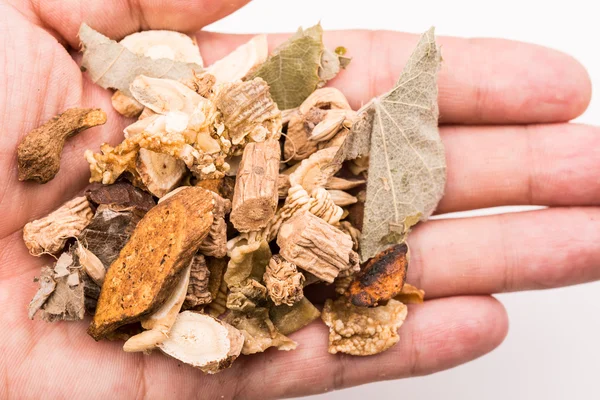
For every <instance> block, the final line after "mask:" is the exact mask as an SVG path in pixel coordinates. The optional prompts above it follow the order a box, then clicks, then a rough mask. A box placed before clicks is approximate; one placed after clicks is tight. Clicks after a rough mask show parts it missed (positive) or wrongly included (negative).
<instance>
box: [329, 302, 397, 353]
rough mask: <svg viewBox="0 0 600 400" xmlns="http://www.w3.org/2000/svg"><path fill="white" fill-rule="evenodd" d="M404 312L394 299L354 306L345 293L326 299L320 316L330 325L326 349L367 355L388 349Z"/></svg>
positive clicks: (393, 341) (395, 340)
mask: <svg viewBox="0 0 600 400" xmlns="http://www.w3.org/2000/svg"><path fill="white" fill-rule="evenodd" d="M407 313H408V308H407V307H406V306H405V305H404V304H402V303H400V302H399V301H396V300H393V299H392V300H390V301H388V303H387V304H386V305H381V306H378V307H373V308H366V307H356V306H353V305H352V304H350V303H348V302H347V300H346V299H345V298H344V297H340V298H338V299H337V300H335V301H334V300H331V299H329V300H327V301H326V302H325V307H324V308H323V313H322V314H321V318H322V319H323V322H325V324H326V325H327V326H328V327H329V353H331V354H336V353H345V354H350V355H354V356H369V355H373V354H378V353H381V352H383V351H385V350H387V349H389V348H390V347H392V346H393V345H394V344H396V343H397V342H398V340H399V337H398V328H400V326H401V325H402V324H403V323H404V320H405V319H406V316H407Z"/></svg>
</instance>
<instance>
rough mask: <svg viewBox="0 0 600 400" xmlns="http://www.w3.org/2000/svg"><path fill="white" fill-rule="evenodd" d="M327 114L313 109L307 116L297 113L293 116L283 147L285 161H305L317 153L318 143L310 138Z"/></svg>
mask: <svg viewBox="0 0 600 400" xmlns="http://www.w3.org/2000/svg"><path fill="white" fill-rule="evenodd" d="M326 113H327V111H325V110H321V109H319V108H311V109H310V110H309V111H308V113H307V114H300V113H299V112H295V113H294V114H292V115H291V117H290V122H289V124H288V129H287V133H286V137H285V143H284V145H283V158H284V159H285V160H296V161H300V160H304V159H305V158H307V157H309V156H310V155H311V154H313V153H314V152H316V151H317V142H315V141H312V140H309V138H310V136H311V134H312V131H313V129H314V128H315V126H317V124H318V123H319V122H321V121H322V120H323V118H324V117H325V114H326Z"/></svg>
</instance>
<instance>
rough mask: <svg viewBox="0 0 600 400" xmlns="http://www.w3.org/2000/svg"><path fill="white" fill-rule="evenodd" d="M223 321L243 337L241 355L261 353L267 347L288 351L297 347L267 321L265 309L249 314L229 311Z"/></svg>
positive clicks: (267, 316) (267, 313)
mask: <svg viewBox="0 0 600 400" xmlns="http://www.w3.org/2000/svg"><path fill="white" fill-rule="evenodd" d="M224 321H225V322H227V323H229V324H231V325H232V326H234V327H235V328H237V329H239V330H240V332H242V334H243V335H244V337H245V340H244V347H243V348H242V354H245V355H249V354H255V353H262V352H263V351H265V350H267V349H268V348H269V347H277V349H278V350H285V351H288V350H294V349H295V348H296V347H297V346H298V344H297V343H296V342H294V341H293V340H292V339H290V338H288V337H286V336H285V335H283V334H282V333H281V332H279V331H278V330H277V328H276V327H275V325H273V322H272V321H271V320H270V319H269V311H268V310H267V309H266V308H260V309H256V310H254V311H253V312H252V313H249V314H245V313H241V312H238V311H231V312H230V313H229V314H227V316H226V317H225V319H224Z"/></svg>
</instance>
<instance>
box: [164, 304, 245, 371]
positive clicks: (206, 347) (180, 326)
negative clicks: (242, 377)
mask: <svg viewBox="0 0 600 400" xmlns="http://www.w3.org/2000/svg"><path fill="white" fill-rule="evenodd" d="M243 344H244V336H243V335H242V334H241V333H240V331H238V330H237V329H235V328H234V327H232V326H231V325H229V324H228V323H226V322H223V321H220V320H218V319H215V318H213V317H211V316H209V315H206V314H198V313H194V312H192V311H184V312H182V313H181V314H179V315H178V316H177V319H176V320H175V324H174V325H173V327H172V328H171V331H170V333H169V338H168V339H166V340H165V341H164V342H162V343H161V344H160V345H159V348H160V349H161V350H162V351H163V352H164V353H165V354H167V355H169V356H171V357H173V358H175V359H177V360H179V361H181V362H184V363H186V364H188V365H191V366H192V367H196V368H199V369H200V370H202V371H203V372H206V373H208V374H215V373H217V372H219V371H221V370H223V369H225V368H229V367H230V366H231V364H232V363H233V362H234V361H235V359H236V358H237V357H238V356H239V355H240V352H241V351H242V346H243Z"/></svg>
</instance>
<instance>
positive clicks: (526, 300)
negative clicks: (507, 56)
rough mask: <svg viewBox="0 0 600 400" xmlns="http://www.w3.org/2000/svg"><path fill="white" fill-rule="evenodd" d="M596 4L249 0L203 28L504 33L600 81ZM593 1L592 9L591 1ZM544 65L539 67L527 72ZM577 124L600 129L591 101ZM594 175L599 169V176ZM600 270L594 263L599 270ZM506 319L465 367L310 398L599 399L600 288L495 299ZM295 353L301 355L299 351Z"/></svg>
mask: <svg viewBox="0 0 600 400" xmlns="http://www.w3.org/2000/svg"><path fill="white" fill-rule="evenodd" d="M596 3H597V0H568V1H552V0H545V1H540V0H501V1H490V0H488V1H486V0H472V1H471V0H453V1H448V0H429V1H419V0H416V1H414V0H413V1H397V0H387V1H386V0H365V1H349V0H345V1H344V0H298V1H296V0H285V1H284V0H255V1H253V2H252V3H250V4H249V5H248V6H246V7H245V8H243V9H242V10H240V11H239V12H237V13H235V14H233V15H232V16H230V17H228V18H226V19H224V20H222V21H219V22H217V23H215V24H213V25H211V26H210V27H208V28H207V29H209V30H215V31H222V32H237V33H251V32H252V33H253V32H257V31H265V32H285V31H290V30H295V28H296V27H297V26H300V25H303V26H305V27H306V26H310V25H313V24H314V23H316V22H318V21H319V20H321V22H322V25H323V27H324V28H325V29H352V28H363V29H390V30H400V31H408V32H413V33H421V32H424V31H425V30H427V29H428V28H429V27H430V26H431V25H435V26H436V28H437V32H436V33H437V34H438V35H452V36H465V37H473V36H482V37H504V38H509V39H515V40H522V41H527V42H533V43H537V44H541V45H545V46H548V47H553V48H556V49H559V50H562V51H565V52H568V53H570V54H572V55H573V56H575V57H576V58H578V59H579V60H580V61H581V62H582V63H583V64H584V65H585V66H586V67H587V68H588V70H589V71H590V74H591V77H592V81H593V83H594V86H598V85H600V45H599V44H598V42H599V41H600V34H599V33H598V18H599V15H600V14H599V13H598V11H597V9H598V5H597V4H596ZM595 4H596V5H595ZM532 68H540V69H542V68H544V65H537V66H532ZM578 122H585V123H589V124H596V125H600V100H599V99H598V98H596V97H595V98H594V99H593V100H592V104H591V106H590V108H589V110H588V111H587V112H586V113H585V115H583V116H582V117H581V118H579V119H578ZM598 173H599V174H600V171H598ZM598 267H599V268H600V260H599V265H598ZM498 298H499V299H500V300H501V301H502V303H503V304H504V305H505V306H506V308H507V310H508V314H509V318H510V324H511V327H510V331H509V334H508V337H507V339H506V341H505V342H504V343H503V344H502V345H501V346H500V347H499V348H498V349H497V350H495V351H494V352H492V353H491V354H488V355H486V356H484V357H483V358H480V359H478V360H476V361H474V362H471V363H469V364H467V365H464V366H461V367H458V368H455V369H453V370H450V371H445V372H441V373H438V374H435V375H432V376H428V377H421V378H412V379H405V380H401V381H389V382H381V383H374V384H370V385H365V386H361V387H358V388H352V389H348V390H344V391H340V392H335V393H328V394H325V395H321V396H314V397H313V399H334V400H336V399H340V400H341V399H344V400H347V399H359V398H360V399H361V398H371V399H378V400H385V399H400V398H407V399H442V398H443V399H446V400H455V399H461V400H462V399H491V400H496V399H497V400H506V399H547V400H558V399H561V400H562V399H568V398H572V399H599V398H600V378H599V376H598V375H599V374H600V284H599V283H593V284H587V285H581V286H576V287H571V288H565V289H558V290H548V291H543V292H528V293H518V294H506V295H500V296H498ZM299 351H301V350H299Z"/></svg>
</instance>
